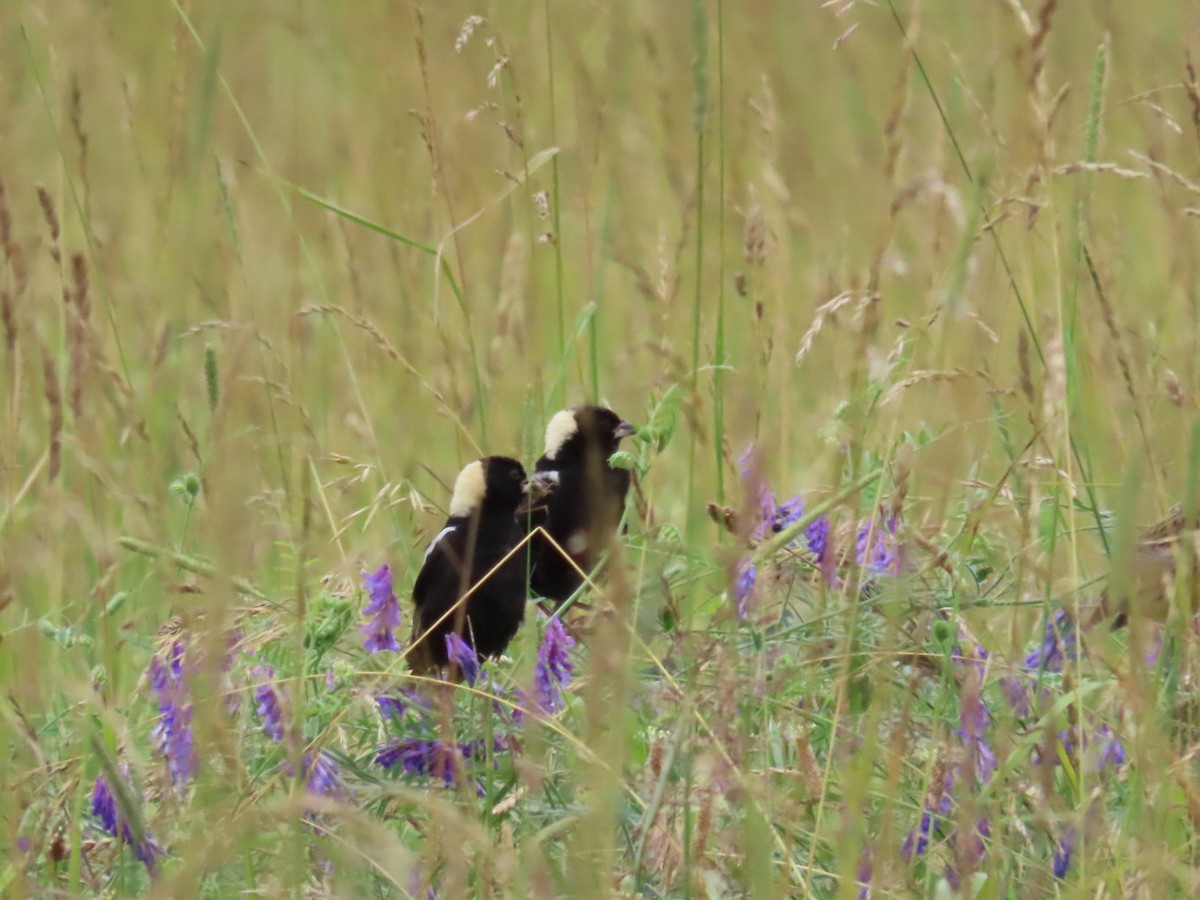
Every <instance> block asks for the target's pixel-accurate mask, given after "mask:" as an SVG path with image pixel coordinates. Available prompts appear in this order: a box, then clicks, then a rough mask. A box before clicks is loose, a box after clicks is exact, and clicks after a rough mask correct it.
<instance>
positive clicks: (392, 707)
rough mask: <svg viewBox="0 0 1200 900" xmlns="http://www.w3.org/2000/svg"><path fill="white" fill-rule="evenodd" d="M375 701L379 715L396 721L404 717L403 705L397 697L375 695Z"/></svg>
mask: <svg viewBox="0 0 1200 900" xmlns="http://www.w3.org/2000/svg"><path fill="white" fill-rule="evenodd" d="M375 703H376V704H377V705H378V706H379V715H380V716H382V717H383V718H385V719H395V720H396V721H400V719H402V718H404V710H405V705H404V701H403V700H401V699H400V698H399V697H382V696H381V697H376V698H375Z"/></svg>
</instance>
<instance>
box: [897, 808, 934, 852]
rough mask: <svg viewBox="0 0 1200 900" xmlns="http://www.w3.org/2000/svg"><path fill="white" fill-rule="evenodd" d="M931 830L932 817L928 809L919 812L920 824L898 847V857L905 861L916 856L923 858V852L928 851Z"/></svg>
mask: <svg viewBox="0 0 1200 900" xmlns="http://www.w3.org/2000/svg"><path fill="white" fill-rule="evenodd" d="M932 830H933V815H932V814H931V813H930V812H929V810H928V809H925V810H923V811H922V812H921V823H920V825H919V826H918V827H917V828H916V829H915V830H913V831H910V832H909V833H908V834H907V835H906V836H905V838H904V843H903V844H901V845H900V855H901V856H903V857H904V858H905V859H913V858H914V857H917V856H924V855H925V851H926V850H928V849H929V833H930V831H932Z"/></svg>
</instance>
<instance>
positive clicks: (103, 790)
mask: <svg viewBox="0 0 1200 900" xmlns="http://www.w3.org/2000/svg"><path fill="white" fill-rule="evenodd" d="M121 776H122V778H124V779H125V781H126V784H125V785H124V786H125V787H126V788H128V779H129V773H128V770H127V769H125V768H124V767H122V769H121ZM92 815H94V816H95V817H96V818H97V819H99V820H100V824H101V826H103V828H104V830H105V831H107V832H108V833H109V834H111V835H112V836H113V837H116V838H119V839H120V840H121V841H123V842H124V843H126V844H128V845H129V846H130V847H131V848H132V849H133V855H134V856H136V857H137V859H138V860H139V861H140V862H141V863H142V865H144V866H145V867H146V870H147V871H148V872H149V873H150V874H151V875H153V874H154V873H155V872H156V871H157V868H158V860H159V858H160V857H161V856H163V849H162V847H160V846H159V845H158V843H157V842H156V841H155V840H154V838H153V837H151V836H150V835H149V834H143V835H141V836H140V837H139V836H137V835H135V834H134V833H133V829H132V828H131V827H130V825H129V820H128V819H126V818H125V816H123V815H122V814H121V808H120V805H119V804H118V803H117V798H116V797H115V796H113V791H112V788H111V787H110V786H109V784H108V781H107V779H105V777H104V775H100V776H98V777H97V778H96V786H95V787H94V788H93V789H92Z"/></svg>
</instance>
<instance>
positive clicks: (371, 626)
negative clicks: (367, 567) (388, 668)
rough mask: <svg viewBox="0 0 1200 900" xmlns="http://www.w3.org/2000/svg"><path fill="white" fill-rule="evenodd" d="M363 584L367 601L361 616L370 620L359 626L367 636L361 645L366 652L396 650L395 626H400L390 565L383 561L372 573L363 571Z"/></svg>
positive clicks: (397, 647)
mask: <svg viewBox="0 0 1200 900" xmlns="http://www.w3.org/2000/svg"><path fill="white" fill-rule="evenodd" d="M363 587H364V588H365V589H366V591H367V597H368V599H369V601H370V602H368V603H367V605H366V607H365V608H364V609H363V615H364V616H366V617H367V618H368V619H370V621H369V622H367V624H366V625H364V626H363V627H362V629H361V630H362V634H363V636H364V637H365V638H366V640H364V641H363V646H364V647H366V649H367V652H368V653H378V652H380V651H381V650H392V651H399V649H400V642H399V641H398V640H396V629H397V628H398V627H399V625H400V603H399V601H398V600H397V599H396V594H395V592H394V591H393V590H392V570H391V568H390V567H389V566H388V565H387V564H386V563H385V564H384V565H382V566H380V567H379V568H378V569H376V570H375V571H374V572H365V573H363Z"/></svg>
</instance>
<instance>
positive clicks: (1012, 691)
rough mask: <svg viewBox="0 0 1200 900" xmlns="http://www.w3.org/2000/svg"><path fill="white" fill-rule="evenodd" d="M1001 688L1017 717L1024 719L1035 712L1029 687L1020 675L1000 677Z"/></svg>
mask: <svg viewBox="0 0 1200 900" xmlns="http://www.w3.org/2000/svg"><path fill="white" fill-rule="evenodd" d="M1000 690H1001V691H1002V692H1003V693H1004V697H1005V699H1006V700H1008V705H1009V706H1011V707H1012V711H1013V713H1015V714H1016V716H1017V718H1020V719H1024V718H1026V717H1027V716H1028V715H1029V714H1030V713H1031V712H1033V705H1032V703H1031V702H1030V700H1029V689H1028V688H1027V687H1026V685H1025V682H1024V680H1023V679H1022V678H1021V677H1020V676H1013V675H1005V676H1003V677H1002V678H1000Z"/></svg>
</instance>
